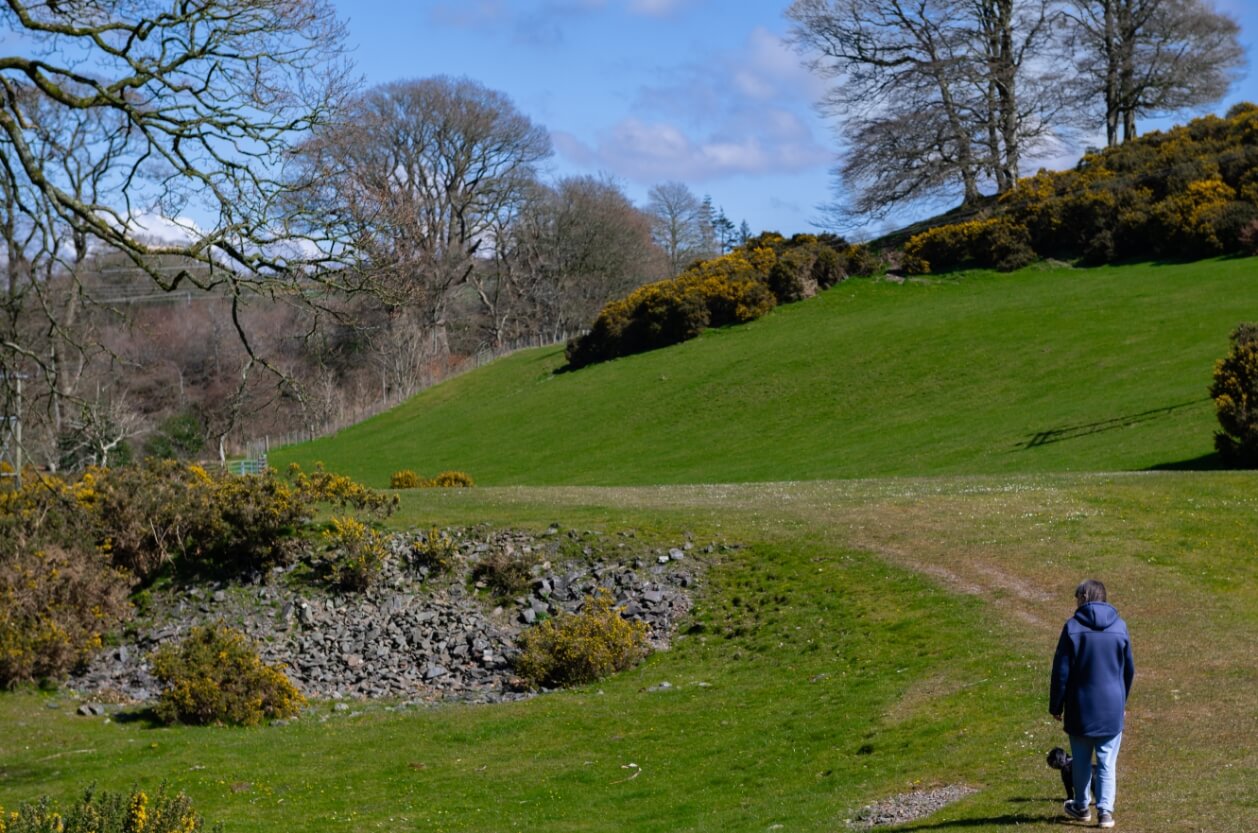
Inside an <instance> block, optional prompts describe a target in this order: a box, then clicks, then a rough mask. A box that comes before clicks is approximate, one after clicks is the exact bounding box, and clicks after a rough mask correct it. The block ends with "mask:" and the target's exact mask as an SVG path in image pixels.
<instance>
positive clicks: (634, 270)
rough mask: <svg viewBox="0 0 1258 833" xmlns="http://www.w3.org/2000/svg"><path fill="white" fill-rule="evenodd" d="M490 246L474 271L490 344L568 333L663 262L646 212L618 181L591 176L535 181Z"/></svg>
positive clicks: (660, 269)
mask: <svg viewBox="0 0 1258 833" xmlns="http://www.w3.org/2000/svg"><path fill="white" fill-rule="evenodd" d="M494 252H495V258H494V260H493V262H492V264H488V263H487V264H485V267H484V268H480V269H477V270H476V272H474V276H473V281H474V284H475V287H476V290H477V295H478V297H479V298H480V302H481V313H482V318H483V320H484V322H485V323H484V328H485V331H486V341H487V342H488V343H490V344H491V345H494V346H498V345H501V344H502V343H503V342H504V341H505V340H507V339H510V338H517V337H522V336H540V337H545V338H552V339H558V338H560V337H562V336H563V335H565V334H571V333H574V332H576V331H578V330H580V329H583V328H585V327H587V326H589V323H590V321H592V320H593V319H594V316H595V315H596V314H597V312H598V310H599V309H601V308H602V307H603V305H604V304H606V303H607V302H608V301H610V300H612V299H614V298H618V297H621V296H623V295H625V294H627V293H628V292H629V291H630V290H632V289H633V288H635V287H637V286H639V285H640V284H642V283H645V282H647V281H651V280H657V279H659V278H662V277H664V276H665V273H666V272H667V269H668V267H667V264H666V262H665V258H664V253H663V252H662V251H661V250H660V249H659V247H657V246H656V245H655V243H654V242H653V241H652V239H651V220H650V218H649V217H647V216H646V215H645V214H643V213H642V212H641V211H639V210H638V209H637V208H635V207H634V206H633V204H632V203H631V202H629V199H628V198H627V197H626V196H625V195H624V192H622V191H621V190H620V188H619V186H617V185H616V183H614V182H612V181H610V180H607V179H601V178H596V177H590V176H576V177H567V178H564V179H560V180H559V181H558V182H557V183H555V184H554V185H553V186H546V185H541V184H538V185H537V186H536V187H535V188H534V190H533V192H532V193H531V195H530V196H529V198H528V200H527V201H526V203H525V204H524V206H523V208H522V210H521V212H520V214H519V215H518V216H517V217H516V218H515V219H514V221H513V222H512V223H511V224H510V225H509V226H508V227H505V228H503V229H502V230H501V233H500V234H499V236H498V237H496V238H495V244H494Z"/></svg>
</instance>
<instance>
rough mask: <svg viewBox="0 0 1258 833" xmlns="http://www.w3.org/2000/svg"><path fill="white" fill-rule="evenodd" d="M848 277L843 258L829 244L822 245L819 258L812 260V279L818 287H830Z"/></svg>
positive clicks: (818, 253) (818, 254)
mask: <svg viewBox="0 0 1258 833" xmlns="http://www.w3.org/2000/svg"><path fill="white" fill-rule="evenodd" d="M862 248H863V247H862ZM846 277H847V272H846V271H845V270H844V268H843V258H842V257H840V256H839V253H838V252H836V251H835V250H834V249H832V248H830V247H829V246H822V247H821V249H820V250H819V251H818V252H817V259H816V260H814V261H813V262H812V279H813V281H814V282H815V283H816V284H817V288H818V289H829V288H830V287H832V286H834V285H835V284H836V283H839V282H840V281H842V280H843V279H844V278H846Z"/></svg>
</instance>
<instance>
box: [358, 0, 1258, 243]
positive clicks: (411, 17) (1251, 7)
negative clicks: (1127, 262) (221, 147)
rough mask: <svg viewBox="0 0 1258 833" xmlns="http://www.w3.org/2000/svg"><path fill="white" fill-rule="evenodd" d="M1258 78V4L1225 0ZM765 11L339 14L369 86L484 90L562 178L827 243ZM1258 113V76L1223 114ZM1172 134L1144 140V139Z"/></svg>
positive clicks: (547, 9)
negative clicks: (404, 82) (506, 106)
mask: <svg viewBox="0 0 1258 833" xmlns="http://www.w3.org/2000/svg"><path fill="white" fill-rule="evenodd" d="M1216 2H1217V5H1218V6H1219V7H1220V8H1222V9H1225V10H1227V11H1228V12H1230V13H1231V14H1232V15H1233V16H1234V17H1236V18H1237V19H1238V20H1239V21H1240V23H1241V26H1242V36H1243V39H1244V41H1245V45H1246V47H1247V48H1249V50H1250V54H1251V62H1252V61H1254V60H1258V49H1255V48H1254V44H1255V36H1258V3H1255V2H1253V0H1216ZM788 5H789V2H787V0H782V2H765V0H424V1H421V2H409V3H398V2H383V0H359V1H358V2H353V3H351V2H348V0H338V7H339V8H340V9H341V12H342V14H343V15H345V16H346V17H347V18H348V20H349V29H350V41H351V45H352V46H353V48H354V59H355V61H356V63H357V65H358V69H359V71H360V72H361V73H362V74H363V75H364V77H365V80H366V81H367V83H368V84H377V83H383V82H386V81H393V80H398V79H405V78H423V77H427V76H431V75H438V74H446V75H455V76H468V77H470V78H473V79H475V80H477V81H480V82H481V83H483V84H485V85H486V86H488V87H491V88H493V89H497V90H501V91H502V92H504V93H506V94H507V95H509V96H510V97H511V99H512V100H513V101H514V102H515V104H516V106H517V107H518V108H519V109H520V110H521V111H522V112H523V113H525V114H526V115H527V116H529V117H530V118H531V119H533V121H534V122H537V123H539V124H541V125H543V126H545V127H546V128H547V129H549V130H550V132H551V138H552V141H553V143H554V146H555V156H554V158H553V159H552V160H551V162H550V168H551V173H553V174H555V175H568V174H585V173H590V174H600V173H601V174H607V175H610V176H612V177H613V178H615V179H616V180H617V181H618V182H620V184H621V185H622V186H623V187H624V189H625V191H626V193H628V195H629V196H630V198H631V199H633V200H634V201H636V202H639V203H642V202H644V201H645V198H646V192H647V189H648V188H649V187H650V186H651V185H652V184H655V183H658V182H663V181H666V180H679V181H682V182H685V183H686V184H687V185H689V186H690V187H691V188H692V189H693V190H694V191H695V192H696V193H697V194H700V195H703V194H710V195H711V197H712V200H713V202H714V203H715V204H716V205H718V206H721V207H723V208H724V209H725V211H726V213H727V214H728V215H729V217H730V218H731V219H733V220H734V222H736V223H737V222H739V221H741V220H743V219H745V220H747V222H748V223H749V224H750V226H751V227H752V229H753V230H757V231H759V230H761V229H777V230H779V231H783V232H786V233H791V232H796V231H810V230H813V226H812V221H814V220H816V219H817V218H818V217H819V216H820V212H819V211H818V210H817V206H818V205H820V204H822V203H825V202H827V201H829V200H831V199H832V198H833V192H832V181H831V178H830V175H829V169H830V167H831V166H832V165H833V161H834V144H833V141H832V139H831V134H830V128H829V125H828V123H827V122H826V121H825V120H824V119H823V118H822V117H821V116H819V115H818V114H817V113H816V111H815V110H814V107H813V105H814V102H815V101H816V100H817V99H818V98H819V96H820V95H821V92H822V90H823V89H824V87H823V86H822V82H820V81H819V80H818V79H816V78H814V77H813V76H812V75H811V74H810V73H809V72H808V71H807V70H806V69H804V68H803V67H802V66H801V65H800V61H799V57H798V56H797V55H796V54H795V53H794V52H793V51H792V50H791V49H790V48H789V47H788V46H786V45H785V44H784V43H783V38H784V37H785V35H786V33H787V31H788V29H789V26H788V23H787V21H786V19H785V18H784V17H783V12H784V11H785V9H786V8H787V6H788ZM1240 100H1251V101H1258V83H1256V82H1255V73H1253V72H1251V73H1249V74H1247V75H1246V77H1245V78H1244V79H1243V80H1242V81H1241V82H1240V83H1239V84H1237V85H1236V87H1235V88H1234V89H1233V91H1232V93H1231V94H1230V95H1229V96H1228V98H1227V99H1226V100H1225V102H1224V103H1223V104H1222V105H1220V107H1219V108H1218V109H1225V108H1226V107H1227V106H1228V104H1230V103H1233V102H1235V101H1240ZM1157 126H1159V125H1158V124H1156V123H1152V122H1149V123H1145V124H1142V126H1141V127H1142V130H1147V129H1152V128H1154V127H1157Z"/></svg>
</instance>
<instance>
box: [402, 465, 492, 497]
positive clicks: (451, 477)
mask: <svg viewBox="0 0 1258 833" xmlns="http://www.w3.org/2000/svg"><path fill="white" fill-rule="evenodd" d="M473 486H476V481H473V479H472V476H470V474H467V473H465V472H454V471H450V472H440V473H439V474H437V477H431V478H428V477H421V476H419V474H416V473H415V472H413V471H411V469H409V468H404V469H401V471H400V472H394V473H392V476H391V477H390V478H389V488H472V487H473ZM395 500H396V498H395Z"/></svg>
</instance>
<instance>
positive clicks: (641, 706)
mask: <svg viewBox="0 0 1258 833" xmlns="http://www.w3.org/2000/svg"><path fill="white" fill-rule="evenodd" d="M1255 485H1256V483H1255V476H1254V475H1253V474H1247V473H1204V474H1203V473H1178V472H1177V473H1151V474H1143V475H1135V476H1132V475H1117V476H1096V475H1051V476H1045V475H1036V476H1021V477H997V478H991V477H986V478H962V477H956V478H935V479H899V478H897V479H888V480H876V481H869V480H866V481H844V482H818V483H807V484H763V485H757V484H753V485H744V486H710V487H704V486H679V487H665V488H615V489H597V488H563V489H478V490H470V491H461V492H425V493H410V494H408V495H407V496H406V504H405V506H404V511H403V513H402V516H401V517H400V518H398V519H396V520H397V522H398V523H400V524H411V523H417V522H419V521H435V522H439V523H468V522H480V521H492V522H495V523H506V524H522V525H527V526H532V527H534V528H542V527H544V526H545V525H546V524H547V523H549V522H551V521H554V520H562V522H563V523H565V524H566V525H570V526H575V527H577V528H587V527H588V528H595V529H603V530H605V531H608V532H614V531H617V530H621V529H624V528H626V527H633V528H636V529H637V530H638V531H639V536H640V538H641V537H643V536H647V537H649V536H653V535H661V534H664V535H674V536H675V535H676V534H677V530H679V529H688V530H690V531H692V532H693V533H694V534H695V536H696V537H697V538H698V539H699V540H703V539H705V538H707V537H708V536H723V537H726V538H728V539H732V540H737V541H741V542H742V543H744V544H745V545H746V548H745V549H743V550H741V551H739V552H738V553H736V554H734V555H731V556H729V557H727V559H726V560H725V561H724V562H722V563H720V564H718V565H716V567H715V568H714V571H713V572H711V573H710V575H709V579H708V580H707V582H706V586H705V588H704V590H703V592H702V595H701V597H700V599H699V607H698V610H697V612H696V615H695V622H696V623H697V624H698V625H699V626H701V627H700V628H694V629H691V630H690V631H689V632H688V633H686V634H684V635H682V636H681V637H680V638H679V639H678V641H677V643H676V644H675V646H674V647H673V649H672V650H671V651H669V652H667V653H662V654H657V655H656V656H654V657H653V658H651V659H650V660H649V661H648V662H647V663H646V664H645V665H643V666H641V667H639V668H637V669H634V670H632V671H630V672H627V673H625V674H622V675H619V676H617V677H615V678H613V679H609V680H606V681H604V682H602V683H599V684H597V685H593V686H589V687H585V688H580V689H576V690H573V691H570V692H565V693H560V694H555V695H550V696H546V697H541V698H537V699H534V700H531V701H528V702H524V703H517V704H510V705H503V706H494V707H437V708H430V709H429V708H420V709H413V708H412V709H406V710H401V711H399V710H395V709H393V708H392V707H391V706H389V705H388V704H382V703H375V704H366V705H364V704H354V705H353V706H351V710H350V711H348V712H336V711H334V710H333V709H332V707H331V704H321V705H319V706H317V707H316V709H315V712H314V713H313V714H310V715H307V716H306V717H303V719H301V720H300V721H298V722H296V723H293V724H291V725H288V726H282V727H280V726H268V727H262V728H259V729H254V730H232V729H212V728H186V727H174V728H152V727H150V726H149V725H148V724H147V723H145V722H143V721H142V720H141V721H123V720H120V719H118V716H117V715H115V716H114V718H113V719H112V720H110V721H108V722H107V721H105V720H104V719H102V718H86V717H79V716H76V715H75V714H74V713H73V711H74V707H75V700H74V698H73V697H71V696H69V695H68V694H66V693H65V692H59V693H36V692H24V693H17V694H11V693H6V694H4V695H3V696H0V726H3V727H4V731H0V805H3V806H4V807H5V808H6V809H8V808H12V807H13V806H14V805H15V804H16V803H17V802H19V801H21V800H26V799H30V798H32V797H34V796H35V795H38V794H40V793H50V794H52V795H54V796H56V797H58V798H59V799H61V800H65V799H68V798H70V797H72V796H74V795H75V794H77V793H78V791H79V790H80V789H81V788H82V787H83V786H85V785H86V784H88V783H92V782H96V783H97V784H99V786H100V787H101V788H105V789H111V790H122V789H127V788H129V787H130V786H131V785H133V784H138V785H139V786H141V787H145V788H148V789H150V790H151V789H152V788H153V787H154V786H155V785H156V784H157V783H158V782H160V781H162V780H168V781H169V782H170V783H171V785H172V786H173V787H175V788H178V789H183V790H186V791H187V792H188V793H189V794H190V795H191V796H192V797H193V799H194V801H195V802H196V806H197V807H198V808H199V809H200V810H201V811H202V812H204V813H205V815H206V816H207V817H208V818H210V819H213V820H222V821H224V822H226V823H227V829H228V830H229V831H258V833H270V832H271V831H276V832H277V833H278V831H290V830H319V831H328V832H329V833H335V832H336V831H347V832H348V831H353V832H354V833H357V832H358V831H369V830H389V831H396V830H425V831H461V832H465V833H472V832H473V831H477V832H481V831H483V833H502V831H510V830H530V831H539V830H545V831H555V833H564V831H590V832H591V833H598V832H599V831H626V830H632V831H641V833H652V831H659V833H664V832H665V831H668V833H672V832H673V831H722V832H723V833H743V831H746V833H759V832H760V831H765V830H770V829H781V830H786V831H800V832H807V833H812V832H815V833H833V831H839V830H845V829H848V828H847V826H846V825H845V823H844V821H845V820H846V819H849V818H852V817H853V815H854V814H855V813H856V812H857V811H858V810H859V809H860V808H861V807H863V806H865V805H866V804H868V803H870V802H872V801H874V800H877V799H882V798H885V797H887V796H891V795H895V794H899V793H904V792H907V791H911V790H913V789H914V788H918V787H931V786H935V785H942V784H964V785H967V786H969V787H972V788H974V789H976V790H977V792H976V793H974V794H973V795H972V796H970V797H969V798H966V799H965V800H963V801H961V802H960V803H958V804H955V805H952V806H950V807H948V808H946V809H945V810H943V811H942V812H940V813H939V814H937V815H935V816H933V817H931V818H929V819H925V820H923V821H921V822H918V823H915V824H912V825H909V826H908V827H907V828H903V829H909V830H933V829H945V830H948V829H957V830H973V831H976V833H985V832H986V831H990V833H996V831H1005V830H1009V829H1011V828H1012V827H1013V826H1014V825H1020V827H1019V829H1027V828H1028V827H1029V828H1030V829H1033V830H1038V829H1044V830H1053V829H1060V826H1059V825H1058V824H1057V823H1056V822H1055V819H1056V817H1057V815H1058V814H1059V809H1060V796H1059V792H1060V790H1061V786H1060V781H1059V780H1058V778H1057V776H1056V773H1054V772H1052V771H1050V770H1049V769H1048V768H1047V767H1045V766H1044V753H1045V752H1046V751H1047V750H1048V748H1050V747H1051V746H1054V745H1058V744H1060V743H1061V742H1062V740H1063V737H1062V734H1061V731H1060V728H1059V726H1058V725H1057V724H1056V723H1054V722H1053V721H1052V720H1051V718H1049V716H1048V715H1047V714H1046V703H1047V698H1046V689H1047V679H1048V672H1049V668H1048V665H1049V659H1050V657H1051V655H1052V650H1053V646H1054V644H1055V642H1056V637H1057V633H1058V630H1059V628H1060V627H1061V622H1062V621H1063V620H1064V619H1065V618H1066V616H1068V615H1069V613H1070V611H1071V609H1072V607H1073V604H1072V599H1071V596H1070V593H1071V590H1072V589H1073V586H1074V583H1075V582H1076V581H1077V580H1078V578H1079V577H1081V576H1084V575H1098V576H1101V577H1103V578H1104V579H1105V581H1106V582H1107V584H1108V586H1109V589H1110V593H1111V598H1112V600H1113V601H1114V602H1115V603H1116V604H1117V606H1118V607H1119V609H1120V611H1122V613H1123V614H1124V616H1125V618H1126V619H1127V621H1128V622H1129V624H1130V626H1131V630H1132V634H1133V640H1134V645H1135V652H1136V654H1135V655H1136V662H1137V667H1138V674H1137V679H1136V685H1135V689H1134V691H1133V699H1132V701H1131V705H1130V709H1129V714H1128V729H1127V733H1126V737H1125V740H1124V744H1123V756H1122V760H1121V762H1120V766H1121V778H1122V780H1121V782H1120V791H1119V805H1118V819H1119V824H1120V829H1125V830H1140V831H1166V830H1180V829H1193V830H1209V831H1212V833H1249V831H1252V830H1254V829H1258V804H1255V800H1254V791H1253V785H1254V784H1255V783H1256V782H1258V736H1256V735H1255V732H1256V731H1258V726H1256V725H1255V723H1254V721H1253V715H1254V714H1255V711H1256V710H1258V676H1256V671H1255V667H1254V664H1253V657H1252V646H1253V645H1254V644H1256V640H1258V595H1256V594H1258V561H1255V559H1254V558H1253V554H1252V548H1253V541H1254V540H1258V511H1256V509H1255V503H1254V498H1253V495H1254V487H1255ZM674 540H675V538H674ZM663 681H668V682H670V683H672V686H673V687H672V688H671V689H670V690H668V691H654V692H653V691H650V689H651V688H652V687H654V686H656V685H658V684H659V683H661V682H663ZM701 684H702V685H701ZM321 718H326V721H324V720H321ZM1168 757H1171V758H1173V759H1174V761H1175V765H1176V768H1177V771H1182V772H1187V773H1192V776H1191V777H1185V778H1181V779H1180V780H1179V781H1177V782H1176V784H1175V788H1174V789H1166V784H1167V783H1168V782H1167V773H1168V770H1167V768H1166V767H1167V759H1168ZM630 763H633V764H636V765H637V766H638V768H639V770H640V772H641V774H640V775H638V776H637V777H630V776H632V775H633V774H634V772H635V771H637V770H634V769H626V768H625V767H627V766H628V764H630Z"/></svg>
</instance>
